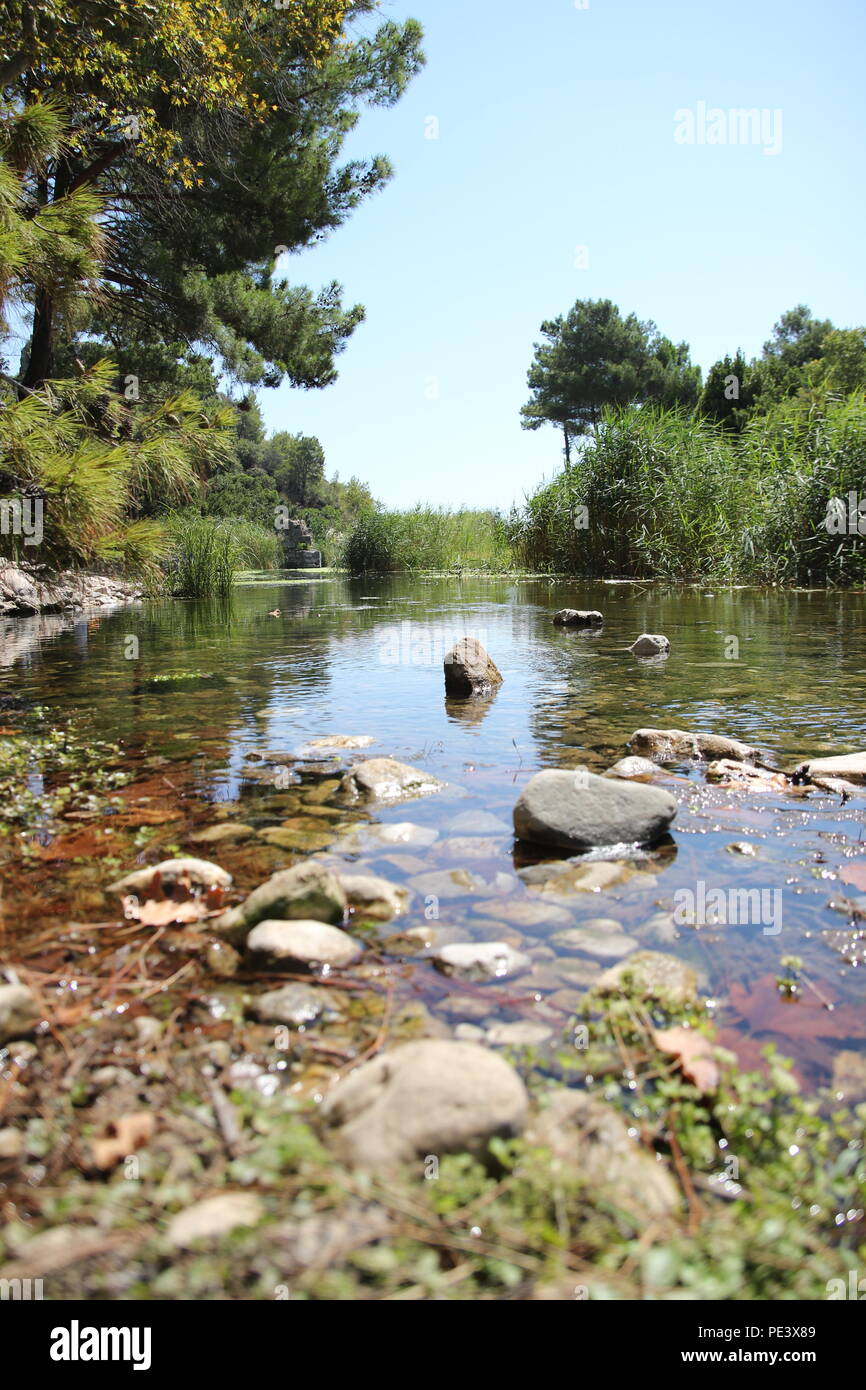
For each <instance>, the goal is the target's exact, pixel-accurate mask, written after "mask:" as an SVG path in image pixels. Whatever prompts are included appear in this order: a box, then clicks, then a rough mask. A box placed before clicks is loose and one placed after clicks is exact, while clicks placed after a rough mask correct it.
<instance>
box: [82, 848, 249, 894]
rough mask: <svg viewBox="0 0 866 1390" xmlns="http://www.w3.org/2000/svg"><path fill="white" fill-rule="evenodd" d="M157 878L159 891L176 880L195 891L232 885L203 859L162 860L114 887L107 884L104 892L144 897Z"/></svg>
mask: <svg viewBox="0 0 866 1390" xmlns="http://www.w3.org/2000/svg"><path fill="white" fill-rule="evenodd" d="M157 875H159V878H158V882H159V883H160V885H161V886H162V887H163V888H170V887H171V886H172V885H173V884H175V883H177V882H178V880H179V879H189V881H190V883H192V884H195V885H196V887H199V888H230V887H231V882H232V876H231V874H228V873H226V871H225V869H221V868H220V866H219V864H212V863H211V862H210V861H209V860H207V859H193V858H191V857H187V858H185V859H163V860H162V862H161V863H159V864H154V865H153V866H152V867H151V868H147V869H136V870H135V872H134V873H131V874H127V875H126V877H125V878H120V879H118V880H117V882H116V883H110V884H109V885H108V889H107V891H108V892H109V893H121V894H124V895H125V894H127V893H146V892H147V890H148V889H149V888H150V887H151V885H152V884H153V882H154V879H155V878H156V876H157Z"/></svg>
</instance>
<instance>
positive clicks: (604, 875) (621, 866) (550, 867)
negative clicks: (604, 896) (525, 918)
mask: <svg viewBox="0 0 866 1390" xmlns="http://www.w3.org/2000/svg"><path fill="white" fill-rule="evenodd" d="M634 872H635V870H634V865H633V864H631V863H630V862H628V861H625V862H623V861H619V860H614V861H613V862H611V861H609V860H607V859H591V860H580V859H578V860H576V861H574V860H569V859H566V860H565V862H564V863H562V862H557V861H554V863H552V864H533V865H532V866H531V867H530V868H527V869H519V870H518V873H519V875H520V877H521V878H522V879H523V882H524V883H525V884H527V885H528V887H530V888H532V889H537V890H538V891H539V892H541V893H545V894H548V895H550V896H552V897H558V898H569V897H571V896H572V895H573V894H574V893H606V892H607V890H608V889H609V888H613V887H614V885H615V884H617V883H624V882H625V881H626V879H629V878H631V877H632V875H633V874H634Z"/></svg>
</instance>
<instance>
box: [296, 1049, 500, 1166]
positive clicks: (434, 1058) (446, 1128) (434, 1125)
mask: <svg viewBox="0 0 866 1390" xmlns="http://www.w3.org/2000/svg"><path fill="white" fill-rule="evenodd" d="M527 1107H528V1096H527V1094H526V1088H525V1086H524V1085H523V1082H522V1081H521V1079H520V1077H519V1076H518V1075H517V1072H516V1071H515V1070H514V1068H513V1067H511V1066H510V1065H509V1064H508V1063H507V1062H506V1061H505V1060H504V1058H502V1057H500V1056H498V1055H497V1054H496V1053H495V1052H491V1051H490V1049H489V1048H486V1047H479V1046H478V1045H477V1044H475V1043H469V1042H455V1041H451V1040H446V1039H440V1038H433V1039H425V1040H423V1041H420V1042H413V1043H406V1044H404V1046H402V1047H398V1048H395V1049H394V1050H393V1051H390V1052H386V1053H383V1054H382V1055H381V1056H380V1057H376V1058H374V1060H373V1061H371V1062H367V1063H366V1064H365V1065H364V1066H362V1067H359V1068H358V1069H357V1071H354V1072H350V1073H349V1075H348V1076H346V1077H344V1078H343V1079H342V1080H341V1081H338V1082H337V1084H336V1086H335V1087H334V1089H333V1090H332V1091H331V1092H330V1094H329V1095H328V1096H327V1097H326V1098H325V1101H324V1102H323V1105H322V1111H321V1114H322V1118H323V1120H324V1123H325V1125H326V1126H327V1132H326V1138H327V1140H328V1143H329V1144H330V1145H331V1147H332V1148H333V1149H334V1150H335V1152H336V1153H337V1154H338V1155H339V1156H340V1157H341V1158H343V1159H344V1160H345V1161H346V1162H349V1163H351V1164H353V1165H355V1166H357V1167H359V1168H366V1169H370V1170H377V1169H386V1168H390V1167H393V1166H395V1165H396V1164H399V1163H406V1162H409V1161H410V1160H412V1159H414V1158H424V1157H426V1156H427V1155H430V1154H433V1155H439V1154H443V1153H449V1152H455V1151H458V1152H459V1151H466V1150H468V1151H470V1152H473V1151H477V1150H479V1149H482V1148H483V1147H484V1145H485V1144H486V1143H487V1141H488V1140H489V1139H491V1138H492V1137H493V1136H494V1135H500V1134H501V1135H506V1136H511V1135H514V1134H517V1133H519V1131H520V1129H521V1128H522V1126H523V1122H524V1120H525V1118H526V1112H527Z"/></svg>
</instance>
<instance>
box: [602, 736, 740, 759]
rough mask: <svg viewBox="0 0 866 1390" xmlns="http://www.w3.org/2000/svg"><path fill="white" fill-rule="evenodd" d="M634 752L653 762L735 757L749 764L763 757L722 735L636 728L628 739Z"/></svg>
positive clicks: (734, 739) (733, 739)
mask: <svg viewBox="0 0 866 1390" xmlns="http://www.w3.org/2000/svg"><path fill="white" fill-rule="evenodd" d="M628 746H629V748H630V749H631V750H632V752H633V753H638V754H639V755H640V756H641V757H643V758H649V759H651V760H652V761H653V762H654V763H673V762H676V761H677V760H678V759H680V758H707V759H712V758H735V759H736V760H737V761H738V762H744V763H750V762H754V761H755V759H756V758H760V757H761V750H760V749H759V748H752V746H751V745H750V744H748V743H741V742H740V741H739V739H736V738H726V737H725V736H724V735H723V734H694V733H689V732H688V731H687V730H685V729H636V730H635V732H634V733H633V734H632V736H631V738H630V739H629V741H628Z"/></svg>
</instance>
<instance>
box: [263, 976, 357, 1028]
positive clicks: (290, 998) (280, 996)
mask: <svg viewBox="0 0 866 1390" xmlns="http://www.w3.org/2000/svg"><path fill="white" fill-rule="evenodd" d="M249 1012H250V1013H251V1014H252V1015H253V1017H254V1018H257V1019H258V1020H259V1021H260V1022H261V1023H287V1024H290V1025H291V1026H292V1027H293V1028H302V1027H304V1025H305V1024H307V1023H315V1021H316V1019H317V1018H321V1016H322V1014H324V1013H331V1012H334V1013H336V1012H337V1010H336V1008H335V1000H334V996H333V994H330V993H329V992H328V991H327V990H325V989H316V988H314V986H313V985H300V984H287V985H283V986H282V988H281V989H271V990H268V991H267V993H266V994H260V995H259V996H258V998H257V999H253V1000H252V1002H251V1003H250V1006H249Z"/></svg>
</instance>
